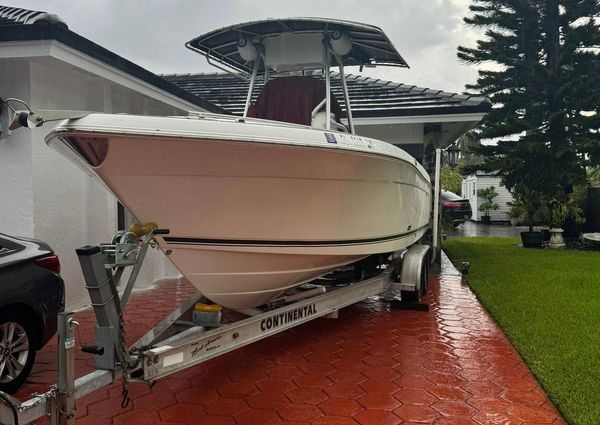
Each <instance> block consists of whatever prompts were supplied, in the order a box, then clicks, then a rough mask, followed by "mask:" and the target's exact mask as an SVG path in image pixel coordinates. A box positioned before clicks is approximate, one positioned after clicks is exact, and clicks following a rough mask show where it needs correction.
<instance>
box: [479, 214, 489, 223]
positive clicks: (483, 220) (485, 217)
mask: <svg viewBox="0 0 600 425" xmlns="http://www.w3.org/2000/svg"><path fill="white" fill-rule="evenodd" d="M481 223H482V224H490V223H491V220H490V216H489V215H482V216H481Z"/></svg>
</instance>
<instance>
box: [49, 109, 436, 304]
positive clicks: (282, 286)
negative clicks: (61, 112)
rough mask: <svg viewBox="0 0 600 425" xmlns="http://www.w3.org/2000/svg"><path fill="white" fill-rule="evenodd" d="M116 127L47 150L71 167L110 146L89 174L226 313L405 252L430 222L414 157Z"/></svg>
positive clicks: (282, 138)
mask: <svg viewBox="0 0 600 425" xmlns="http://www.w3.org/2000/svg"><path fill="white" fill-rule="evenodd" d="M105 117H110V116H105ZM113 117H119V118H118V119H116V118H115V120H116V121H117V122H116V124H117V127H118V128H120V129H121V133H117V132H116V131H114V130H111V129H110V128H108V126H107V125H106V123H105V125H104V127H102V126H98V125H96V126H95V127H94V126H91V127H92V128H90V125H88V126H87V127H86V125H85V122H81V121H82V120H78V121H79V124H70V125H68V124H67V125H63V129H62V130H61V129H58V130H55V133H54V135H51V136H49V141H50V143H52V144H55V145H57V146H61V147H62V148H61V150H63V151H64V152H65V153H67V154H68V155H71V156H74V157H76V158H79V159H81V158H82V156H85V155H82V152H83V153H84V154H85V151H84V150H82V149H79V148H77V146H79V145H77V144H78V143H79V144H81V143H82V140H86V138H87V140H89V139H90V138H93V139H94V140H101V141H102V143H103V144H106V146H105V149H104V150H103V151H102V152H103V158H101V161H100V163H99V164H97V166H95V167H93V170H94V172H95V173H96V174H97V175H98V177H99V178H100V179H101V180H102V181H103V182H104V183H105V184H106V185H107V186H108V188H109V189H110V190H111V191H112V192H113V193H114V194H115V195H116V197H117V198H118V199H119V200H120V201H121V202H122V203H123V204H124V205H125V207H126V208H127V209H128V210H129V211H130V212H131V213H132V214H133V215H134V216H135V217H136V219H137V220H139V221H140V222H151V221H152V222H155V223H157V224H158V225H159V226H160V227H162V228H168V229H169V230H170V234H169V235H167V236H164V237H163V236H160V237H157V241H158V244H159V247H160V248H161V249H162V250H163V251H164V252H165V253H166V254H167V255H168V256H169V258H170V259H171V261H172V262H173V263H174V264H175V266H176V267H177V268H178V269H179V270H180V271H181V272H182V273H183V274H184V275H185V277H186V278H187V279H188V280H189V281H190V282H191V283H192V284H193V285H194V286H196V287H197V288H198V289H199V290H200V291H201V292H202V293H203V294H204V295H206V296H207V297H208V298H210V299H212V300H213V301H215V302H217V303H220V304H222V305H224V306H227V307H231V308H237V309H243V308H249V307H255V306H257V305H260V304H263V303H265V302H268V301H271V300H273V299H274V298H276V297H278V296H280V295H281V294H282V293H283V292H284V291H285V290H286V289H288V288H291V287H294V286H297V285H299V284H301V283H303V282H306V281H309V280H311V279H314V278H315V277H318V276H321V275H323V274H325V273H327V272H328V271H330V270H332V269H335V268H338V267H340V266H343V265H345V264H349V263H352V262H355V261H357V260H360V259H361V258H364V257H366V256H369V255H372V254H377V253H385V252H392V251H397V250H401V249H404V248H406V247H407V246H409V245H411V244H413V243H415V242H416V241H417V240H418V239H419V238H420V237H421V236H422V235H423V234H424V232H425V230H426V227H427V224H428V222H429V213H430V205H431V198H430V185H429V181H428V179H427V178H426V177H424V176H423V173H422V172H420V170H418V167H417V166H416V165H415V164H414V160H413V161H410V158H411V157H408V158H409V159H407V158H406V157H405V156H401V157H395V156H393V155H391V154H389V152H384V153H383V154H382V153H381V152H377V149H371V151H369V150H368V148H365V149H350V148H348V149H344V148H340V147H339V144H338V143H336V146H334V147H333V148H332V147H331V146H330V144H329V142H328V141H327V140H329V139H331V136H328V137H329V139H328V138H326V137H324V136H323V134H324V132H323V131H321V130H312V129H309V128H305V127H300V126H297V127H293V126H290V127H283V128H282V127H280V126H274V125H263V124H249V123H244V124H242V123H237V124H238V125H237V127H236V128H235V131H233V130H232V129H231V128H228V125H230V123H229V122H228V121H219V120H214V121H212V122H209V123H207V122H206V121H204V122H202V125H198V126H197V127H196V128H195V130H194V129H193V126H190V132H189V133H188V132H187V131H186V135H177V136H176V137H175V136H173V135H172V134H169V131H168V129H169V125H173V123H172V122H171V121H179V122H180V123H182V122H185V124H186V125H189V122H188V121H190V120H181V119H177V118H161V119H157V118H155V121H153V123H154V126H155V127H156V128H159V129H161V128H162V130H161V131H159V132H157V133H154V134H144V133H147V132H148V131H149V130H147V129H146V130H140V129H139V125H140V123H144V122H145V123H147V124H148V123H149V121H144V120H141V121H139V120H138V121H135V120H134V121H129V122H127V123H125V125H118V124H119V120H121V121H122V120H123V116H113ZM136 118H142V117H136ZM84 120H85V119H84ZM115 120H113V121H111V120H110V119H109V118H107V119H105V120H104V121H102V120H101V122H105V121H106V122H109V123H113V125H114V124H115V122H114V121H115ZM165 120H167V121H165ZM168 120H171V121H168ZM97 123H98V121H96V124H97ZM136 123H137V124H138V127H137V128H138V129H137V130H131V126H133V125H134V124H136ZM88 124H89V122H88ZM161 126H162V127H161ZM244 126H245V127H244ZM99 127H100V128H99ZM111 128H112V127H111ZM123 129H125V130H123ZM186 129H187V127H186ZM255 133H258V134H255ZM330 134H333V133H330ZM223 135H227V138H225V137H224V136H223ZM54 136H56V137H54ZM336 136H337V137H336ZM334 137H336V142H338V141H341V140H343V139H345V138H346V137H351V136H349V135H340V134H337V133H336V134H335V136H334ZM352 137H354V136H352ZM363 139H364V140H363ZM290 140H292V141H293V142H290ZM54 141H57V142H58V143H54ZM355 142H356V141H355ZM361 143H362V145H364V146H368V144H369V143H373V144H375V141H372V140H371V139H365V138H361ZM378 143H383V142H378ZM340 144H341V143H340ZM375 145H376V144H375ZM74 147H75V148H74ZM375 147H376V146H375ZM386 149H387V148H386ZM404 155H406V154H404ZM88 156H89V155H88ZM88 159H89V158H88ZM88 165H89V164H88Z"/></svg>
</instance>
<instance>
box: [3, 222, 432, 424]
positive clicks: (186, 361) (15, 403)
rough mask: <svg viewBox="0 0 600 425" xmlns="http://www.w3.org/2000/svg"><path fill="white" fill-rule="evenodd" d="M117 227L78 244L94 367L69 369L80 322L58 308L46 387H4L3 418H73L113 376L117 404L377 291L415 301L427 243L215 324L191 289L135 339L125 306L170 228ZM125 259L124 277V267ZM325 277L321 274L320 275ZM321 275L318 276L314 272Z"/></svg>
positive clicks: (216, 314) (421, 289)
mask: <svg viewBox="0 0 600 425" xmlns="http://www.w3.org/2000/svg"><path fill="white" fill-rule="evenodd" d="M132 230H134V231H135V232H136V233H134V232H131V231H127V232H126V231H123V232H119V233H117V234H116V235H115V236H114V237H113V240H112V242H111V243H107V244H100V245H96V246H84V247H82V248H79V249H77V250H76V252H77V256H78V257H79V262H80V265H81V270H82V272H83V276H84V279H85V285H86V288H87V290H88V292H89V295H90V300H91V306H92V308H93V309H94V313H95V316H96V327H95V329H94V339H95V342H94V345H90V346H84V347H81V350H82V351H84V352H87V353H92V354H94V356H95V369H96V370H95V371H93V372H91V373H89V374H87V375H85V376H82V377H80V378H77V379H76V378H75V350H76V349H77V346H78V345H77V344H76V341H75V333H76V327H77V326H78V325H79V324H78V323H77V321H76V320H75V315H74V313H73V312H64V313H61V314H60V315H59V318H58V347H57V351H58V383H57V384H55V385H53V386H52V387H51V388H50V390H49V391H47V392H45V393H43V394H33V395H32V397H31V398H30V399H28V400H26V401H23V402H21V401H19V400H17V399H15V398H13V397H11V396H9V395H7V394H4V393H2V392H0V423H1V424H25V423H29V422H35V421H36V420H37V419H38V418H41V417H47V418H48V423H49V424H50V425H63V424H72V423H74V418H75V414H76V413H77V407H76V400H77V399H78V398H80V397H83V396H85V395H86V394H89V393H91V392H93V391H94V390H97V389H99V388H102V387H104V386H106V385H111V384H113V383H115V382H117V381H119V380H121V383H122V388H123V389H122V396H123V398H122V406H123V407H126V406H127V404H128V403H129V397H128V385H129V383H131V382H136V383H138V382H141V383H146V384H150V385H152V384H153V383H154V382H155V381H156V380H157V379H159V378H162V377H165V376H167V375H170V374H172V373H175V372H178V371H181V370H184V369H186V368H189V367H192V366H194V365H196V364H198V363H201V362H204V361H206V360H209V359H212V358H214V357H217V356H219V355H221V354H224V353H227V352H229V351H232V350H235V349H236V348H239V347H243V346H245V345H248V344H251V343H253V342H255V341H259V340H261V339H263V338H267V337H269V336H271V335H274V334H276V333H279V332H282V331H285V330H287V329H290V328H292V327H295V326H298V325H300V324H302V323H305V322H308V321H309V320H313V319H316V318H318V317H328V318H337V313H338V310H339V309H341V308H343V307H346V306H349V305H351V304H354V303H356V302H359V301H361V300H364V299H365V298H368V297H371V296H375V295H380V294H381V296H382V297H383V298H384V299H389V300H390V301H392V305H393V304H394V303H396V304H397V303H398V302H399V301H400V300H399V299H398V297H397V295H398V294H400V296H401V298H403V299H408V300H409V301H410V302H415V301H417V302H418V301H420V299H421V296H422V295H423V294H424V293H425V291H426V282H427V272H428V265H429V260H430V258H429V257H430V247H429V246H428V245H419V244H415V245H413V246H411V247H410V248H409V249H408V250H406V251H404V252H402V253H393V254H390V255H389V256H387V257H386V258H383V259H381V260H384V261H379V262H378V263H377V264H375V265H374V264H372V263H371V264H370V267H369V269H368V270H366V271H365V270H360V269H359V271H360V272H361V274H360V277H359V280H358V281H355V282H350V283H347V284H345V285H337V284H336V285H327V284H315V283H310V284H307V285H303V286H301V287H299V288H297V289H296V290H295V291H294V292H293V293H286V294H285V295H284V296H283V297H282V298H280V299H278V300H276V301H274V302H272V303H270V304H268V305H265V306H261V307H260V308H256V309H251V310H246V311H244V313H245V314H246V315H248V316H249V317H247V318H243V319H242V320H239V321H236V322H233V323H226V324H221V310H220V306H216V305H213V304H210V301H208V300H207V299H205V298H204V297H203V296H202V294H199V293H198V294H196V295H195V296H193V297H192V298H191V299H190V300H188V301H187V302H185V303H183V304H182V305H181V306H179V307H178V308H177V309H175V311H173V312H172V313H171V314H169V315H168V316H167V317H165V318H164V319H163V320H162V321H160V322H159V323H158V324H157V325H155V326H154V328H152V329H151V330H150V331H149V332H148V333H147V334H146V335H144V336H143V337H142V338H140V339H139V340H138V341H137V342H136V343H135V344H133V345H132V346H131V347H129V348H128V347H127V344H126V342H125V334H126V330H127V329H126V323H125V321H124V319H123V311H124V309H125V306H126V304H127V301H128V299H129V296H130V294H131V291H132V289H133V287H134V284H135V281H136V279H137V276H138V273H139V270H140V268H141V265H142V263H143V260H144V257H145V255H146V252H147V250H148V248H150V247H155V246H156V243H155V241H154V239H153V238H154V236H155V235H164V234H168V230H166V229H158V228H157V226H156V225H154V224H149V225H146V226H137V228H134V229H132ZM127 268H131V273H130V275H129V278H128V279H127V282H126V283H125V284H124V285H121V283H122V280H124V279H122V278H123V274H124V271H125V270H126V269H127ZM325 281H326V280H325ZM314 282H317V283H318V281H314Z"/></svg>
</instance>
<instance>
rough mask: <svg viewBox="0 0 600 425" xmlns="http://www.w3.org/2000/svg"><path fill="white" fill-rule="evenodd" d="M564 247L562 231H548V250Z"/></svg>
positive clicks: (555, 229) (554, 229)
mask: <svg viewBox="0 0 600 425" xmlns="http://www.w3.org/2000/svg"><path fill="white" fill-rule="evenodd" d="M565 246H566V245H565V240H564V238H563V229H559V228H553V229H550V242H549V243H548V248H552V249H563V248H564V247H565Z"/></svg>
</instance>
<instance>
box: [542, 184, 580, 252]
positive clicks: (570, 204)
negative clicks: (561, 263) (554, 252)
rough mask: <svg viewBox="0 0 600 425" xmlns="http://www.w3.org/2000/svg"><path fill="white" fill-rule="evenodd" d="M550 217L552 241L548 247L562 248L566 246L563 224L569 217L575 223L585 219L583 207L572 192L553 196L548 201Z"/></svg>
mask: <svg viewBox="0 0 600 425" xmlns="http://www.w3.org/2000/svg"><path fill="white" fill-rule="evenodd" d="M548 217H549V222H550V242H549V243H548V248H553V249H562V248H564V247H565V246H566V244H565V240H564V238H563V229H562V225H563V223H564V222H565V220H566V219H567V218H568V217H572V218H573V220H574V221H575V223H578V224H581V223H583V221H584V215H583V209H581V208H580V207H579V206H578V205H577V201H576V200H575V197H574V196H572V195H571V194H569V195H562V196H558V197H555V198H552V199H550V200H549V201H548Z"/></svg>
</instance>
